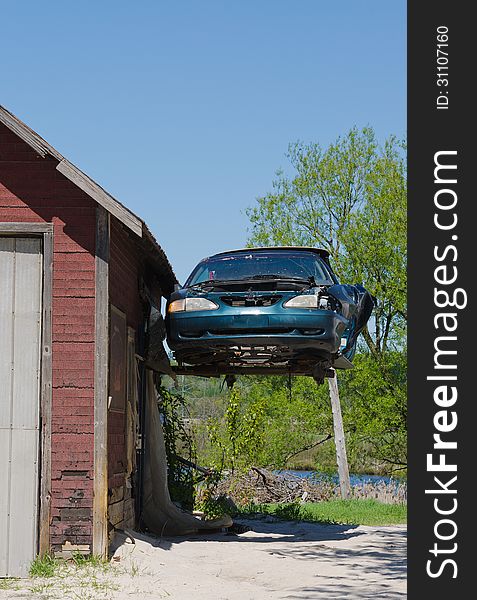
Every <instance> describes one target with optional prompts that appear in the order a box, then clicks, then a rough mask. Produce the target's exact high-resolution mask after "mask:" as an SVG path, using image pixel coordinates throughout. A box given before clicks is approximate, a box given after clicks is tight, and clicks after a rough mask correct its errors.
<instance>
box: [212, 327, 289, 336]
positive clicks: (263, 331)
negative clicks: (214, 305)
mask: <svg viewBox="0 0 477 600" xmlns="http://www.w3.org/2000/svg"><path fill="white" fill-rule="evenodd" d="M292 331H295V328H293V327H274V328H273V329H272V328H270V327H260V328H252V327H247V328H246V329H243V328H242V329H238V328H232V327H228V328H225V329H209V333H211V334H212V335H253V334H256V335H280V334H281V333H291V332H292Z"/></svg>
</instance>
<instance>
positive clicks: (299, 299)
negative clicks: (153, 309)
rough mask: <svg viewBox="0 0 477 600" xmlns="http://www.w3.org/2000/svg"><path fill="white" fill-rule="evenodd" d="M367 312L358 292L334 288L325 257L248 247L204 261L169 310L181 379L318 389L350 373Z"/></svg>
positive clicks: (310, 251)
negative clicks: (269, 378)
mask: <svg viewBox="0 0 477 600" xmlns="http://www.w3.org/2000/svg"><path fill="white" fill-rule="evenodd" d="M372 309H373V298H372V296H371V295H370V294H369V293H368V292H367V291H366V290H365V289H364V288H363V287H362V286H361V285H342V284H340V283H339V282H338V280H337V278H336V275H335V274H334V273H333V269H332V267H331V265H330V261H329V253H328V252H327V251H326V250H323V249H318V248H308V247H274V248H270V247H268V248H254V249H250V248H246V249H242V250H234V251H229V252H222V253H220V254H215V255H214V256H210V257H208V258H205V259H203V260H202V261H200V263H199V264H198V265H197V266H196V267H195V269H194V270H193V271H192V273H191V274H190V276H189V278H188V279H187V281H186V283H185V285H184V286H183V287H182V288H178V289H176V291H175V292H174V293H173V294H172V295H171V297H170V298H169V301H168V304H167V315H166V328H167V342H168V345H169V347H170V348H171V350H172V351H173V353H174V358H175V360H176V361H177V364H178V369H179V370H180V372H184V373H185V372H187V373H195V374H198V375H204V376H209V375H223V374H225V375H227V374H231V375H236V374H241V373H253V374H284V373H290V374H302V375H311V376H313V377H315V379H316V380H317V381H319V382H322V381H323V379H324V377H326V376H332V375H333V371H332V369H340V368H341V369H343V368H351V367H352V363H351V360H352V357H353V355H354V352H355V350H356V341H357V338H358V335H359V333H360V331H361V330H362V329H363V327H364V326H365V325H366V323H367V321H368V319H369V317H370V315H371V312H372Z"/></svg>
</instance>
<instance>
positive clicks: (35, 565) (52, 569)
mask: <svg viewBox="0 0 477 600" xmlns="http://www.w3.org/2000/svg"><path fill="white" fill-rule="evenodd" d="M59 569H60V562H59V561H58V560H56V559H55V558H53V556H51V555H50V554H45V556H37V557H36V558H35V560H34V561H33V562H32V563H31V565H30V577H54V576H55V575H56V574H57V573H58V570H59Z"/></svg>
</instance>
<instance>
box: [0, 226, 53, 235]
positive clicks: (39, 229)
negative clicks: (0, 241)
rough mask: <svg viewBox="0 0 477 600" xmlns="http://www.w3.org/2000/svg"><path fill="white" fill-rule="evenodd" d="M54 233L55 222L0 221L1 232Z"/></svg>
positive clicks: (16, 233)
mask: <svg viewBox="0 0 477 600" xmlns="http://www.w3.org/2000/svg"><path fill="white" fill-rule="evenodd" d="M40 233H53V223H0V234H5V235H18V236H19V235H30V234H32V235H34V234H40Z"/></svg>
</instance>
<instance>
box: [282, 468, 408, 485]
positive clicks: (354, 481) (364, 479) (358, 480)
mask: <svg viewBox="0 0 477 600" xmlns="http://www.w3.org/2000/svg"><path fill="white" fill-rule="evenodd" d="M276 473H277V474H283V475H287V474H289V475H293V476H295V477H303V478H306V479H315V480H317V481H319V480H320V479H325V480H327V481H329V480H331V481H333V483H336V484H338V483H339V478H338V474H334V475H328V474H325V473H320V472H319V471H292V470H284V471H276ZM349 479H350V483H351V485H364V484H366V483H372V484H379V483H385V484H386V485H387V484H389V483H393V484H394V485H396V487H398V486H399V484H400V480H399V479H394V478H393V477H387V476H383V475H356V474H351V473H350V476H349ZM405 481H406V480H405V479H404V480H403V482H405Z"/></svg>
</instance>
